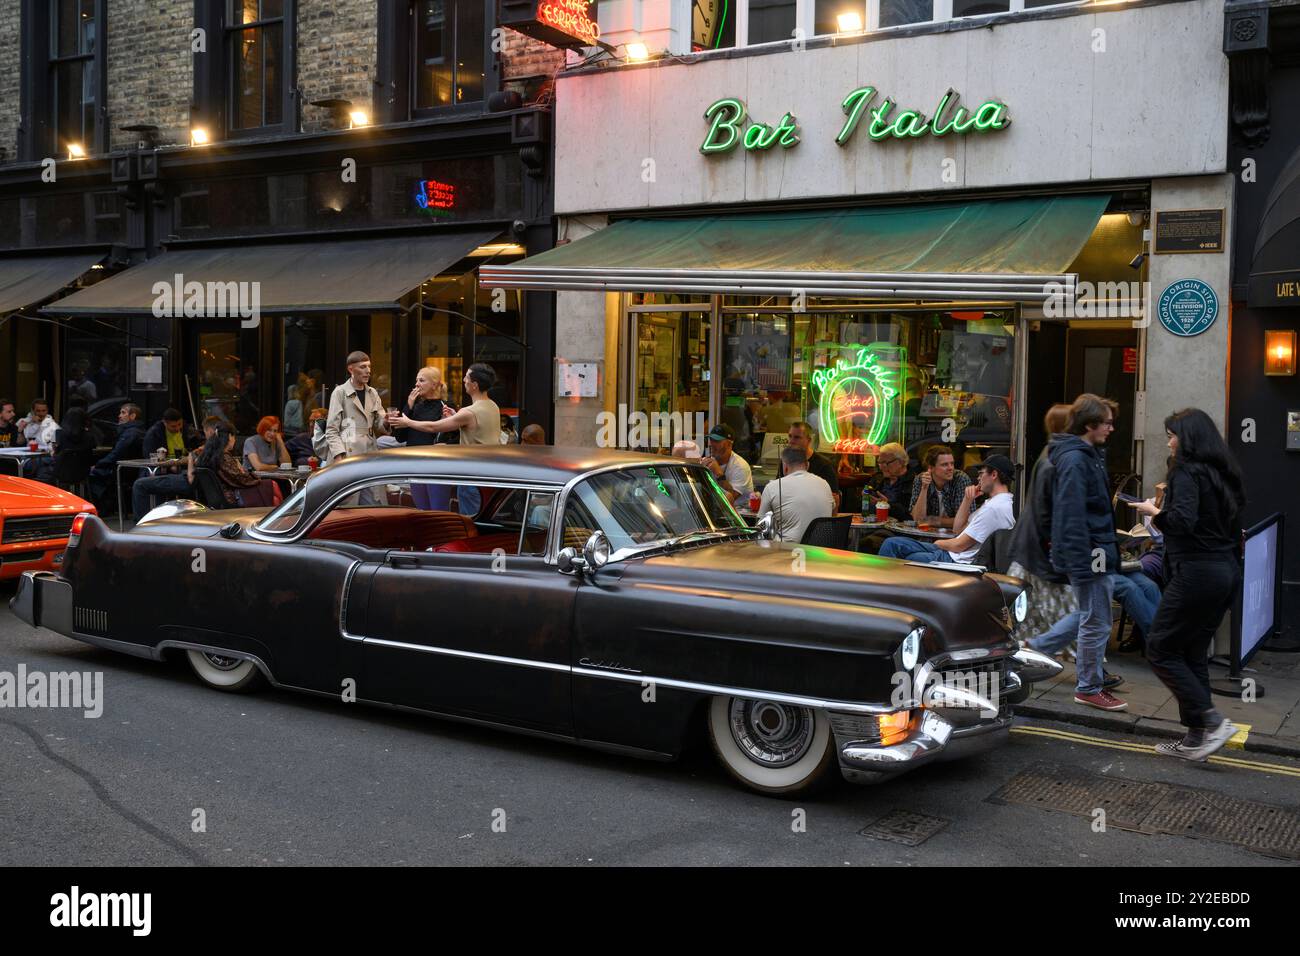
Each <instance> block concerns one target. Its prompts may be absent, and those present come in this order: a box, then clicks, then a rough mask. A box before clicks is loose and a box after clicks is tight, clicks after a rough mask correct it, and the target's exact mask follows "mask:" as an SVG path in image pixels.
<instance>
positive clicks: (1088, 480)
mask: <svg viewBox="0 0 1300 956" xmlns="http://www.w3.org/2000/svg"><path fill="white" fill-rule="evenodd" d="M1118 408H1119V406H1118V405H1116V404H1115V403H1114V402H1113V401H1111V400H1110V399H1106V398H1101V397H1100V396H1098V395H1092V394H1087V393H1085V394H1083V395H1080V396H1079V397H1078V398H1076V399H1075V400H1074V404H1073V405H1071V406H1070V417H1069V420H1068V422H1067V424H1066V426H1065V432H1064V433H1061V434H1056V435H1053V436H1052V437H1051V440H1050V442H1049V444H1048V446H1047V457H1048V460H1049V461H1050V462H1051V463H1052V467H1053V469H1054V471H1055V474H1054V476H1053V482H1052V508H1051V516H1052V519H1051V520H1052V524H1051V529H1050V534H1049V535H1048V540H1050V542H1051V560H1052V568H1053V570H1055V571H1056V572H1057V573H1058V574H1063V575H1065V576H1066V578H1068V579H1069V582H1070V587H1071V588H1072V589H1073V590H1074V596H1075V598H1076V599H1077V600H1078V602H1079V611H1080V612H1081V613H1082V615H1083V617H1082V619H1081V620H1080V621H1079V638H1078V639H1079V650H1078V654H1077V655H1076V659H1075V671H1076V678H1075V680H1076V684H1075V690H1074V699H1075V702H1076V703H1080V704H1087V705H1088V706H1090V707H1096V708H1098V709H1100V710H1126V709H1127V708H1128V704H1127V703H1126V702H1124V701H1122V700H1120V699H1119V698H1118V697H1116V696H1115V695H1114V694H1112V693H1110V691H1108V690H1106V688H1105V686H1104V685H1103V681H1104V680H1105V677H1104V674H1103V672H1102V667H1101V663H1102V656H1103V654H1104V653H1105V651H1106V642H1107V641H1109V640H1110V628H1111V614H1110V601H1111V594H1112V588H1113V580H1112V578H1111V574H1113V573H1114V572H1116V571H1118V570H1119V548H1118V547H1117V545H1116V542H1115V515H1114V512H1113V511H1112V510H1111V501H1110V482H1109V481H1108V479H1107V476H1106V458H1105V455H1104V453H1103V452H1102V448H1101V446H1102V445H1104V444H1105V443H1106V439H1107V438H1109V437H1110V434H1111V432H1112V431H1114V430H1115V413H1116V411H1117V410H1118Z"/></svg>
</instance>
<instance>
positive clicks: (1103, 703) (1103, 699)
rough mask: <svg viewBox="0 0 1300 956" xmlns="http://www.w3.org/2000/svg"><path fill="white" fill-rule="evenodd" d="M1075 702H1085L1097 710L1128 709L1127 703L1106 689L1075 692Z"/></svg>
mask: <svg viewBox="0 0 1300 956" xmlns="http://www.w3.org/2000/svg"><path fill="white" fill-rule="evenodd" d="M1074 702H1075V703H1076V704H1087V705H1088V706H1089V707H1096V708H1097V709H1098V710H1128V703H1127V702H1126V701H1122V700H1120V699H1119V698H1118V697H1116V696H1115V695H1114V694H1112V693H1111V692H1110V691H1108V690H1099V691H1097V693H1095V694H1075V695H1074Z"/></svg>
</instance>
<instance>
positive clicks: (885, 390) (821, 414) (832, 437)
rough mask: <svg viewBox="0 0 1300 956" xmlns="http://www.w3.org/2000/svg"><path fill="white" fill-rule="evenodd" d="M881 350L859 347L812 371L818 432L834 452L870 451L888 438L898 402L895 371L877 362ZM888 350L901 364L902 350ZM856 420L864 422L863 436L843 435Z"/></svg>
mask: <svg viewBox="0 0 1300 956" xmlns="http://www.w3.org/2000/svg"><path fill="white" fill-rule="evenodd" d="M882 351H884V350H883V349H870V348H861V349H859V350H858V353H857V355H855V356H853V357H852V358H851V359H848V360H845V359H838V360H837V361H836V362H835V364H834V365H832V366H831V367H830V368H820V369H818V370H817V371H816V372H814V373H813V377H812V384H813V390H814V391H815V392H816V393H817V405H818V411H817V415H818V420H819V422H820V424H821V434H822V437H823V439H825V440H826V441H828V442H829V443H830V446H831V448H832V449H833V450H834V451H836V452H844V453H848V454H853V455H866V454H874V453H875V452H876V450H877V449H879V448H880V446H881V445H883V444H884V443H885V441H886V439H887V438H888V437H889V430H890V428H891V427H892V426H893V424H894V413H895V406H896V405H897V404H898V403H897V401H896V399H897V397H898V388H897V386H896V384H895V381H894V379H895V376H896V375H897V374H898V373H897V370H896V369H894V368H890V367H888V366H885V365H882V364H881V360H882V357H881V356H879V355H877V354H876V353H877V352H882ZM888 351H890V352H893V353H896V354H895V355H893V356H891V360H892V361H894V362H896V363H897V364H898V366H899V367H901V366H902V362H903V350H902V349H889V350H888ZM857 420H864V421H865V425H864V428H865V430H866V433H867V434H866V437H865V438H862V437H856V436H852V435H849V434H846V431H848V430H849V429H851V428H852V427H853V423H854V422H855V421H857Z"/></svg>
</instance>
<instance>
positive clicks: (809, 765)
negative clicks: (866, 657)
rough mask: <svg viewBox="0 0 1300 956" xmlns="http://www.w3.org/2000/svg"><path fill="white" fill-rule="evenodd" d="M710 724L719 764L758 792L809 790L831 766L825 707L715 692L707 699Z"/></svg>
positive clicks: (830, 738) (832, 746)
mask: <svg viewBox="0 0 1300 956" xmlns="http://www.w3.org/2000/svg"><path fill="white" fill-rule="evenodd" d="M708 724H709V740H710V741H711V742H712V744H713V752H714V753H716V754H717V755H718V759H719V760H720V761H722V765H723V766H724V767H726V768H727V771H728V772H729V773H730V774H731V775H732V776H733V777H735V778H736V779H737V780H739V781H740V782H741V783H743V784H744V785H745V786H746V787H749V788H750V789H751V790H756V791H758V792H759V793H766V794H772V795H780V796H791V797H792V796H798V795H800V794H805V793H808V792H809V791H812V790H814V789H816V788H817V787H818V786H819V785H820V784H823V783H824V782H825V781H826V779H827V777H828V776H829V774H830V771H831V770H832V769H833V768H834V766H835V737H834V735H833V734H832V733H831V725H830V720H829V719H828V718H827V716H826V713H825V711H821V710H817V709H815V708H812V707H797V706H794V705H791V704H783V703H778V702H776V701H770V700H747V699H744V698H741V697H725V696H719V697H714V698H713V700H712V701H711V702H710V704H709V719H708Z"/></svg>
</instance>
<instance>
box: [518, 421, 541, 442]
mask: <svg viewBox="0 0 1300 956" xmlns="http://www.w3.org/2000/svg"><path fill="white" fill-rule="evenodd" d="M519 444H521V445H545V444H546V429H545V428H543V427H542V426H541V425H525V426H524V430H523V431H522V432H520V434H519Z"/></svg>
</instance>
